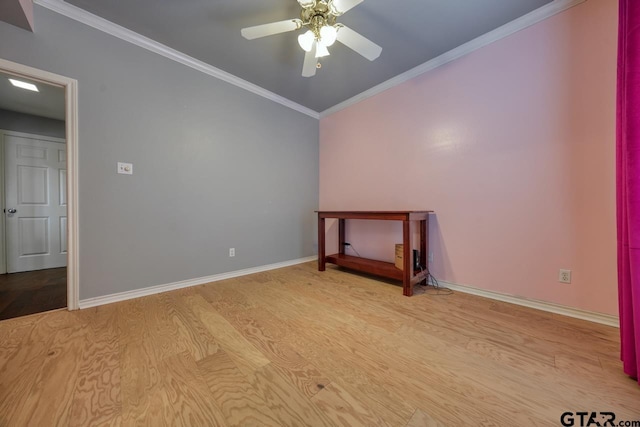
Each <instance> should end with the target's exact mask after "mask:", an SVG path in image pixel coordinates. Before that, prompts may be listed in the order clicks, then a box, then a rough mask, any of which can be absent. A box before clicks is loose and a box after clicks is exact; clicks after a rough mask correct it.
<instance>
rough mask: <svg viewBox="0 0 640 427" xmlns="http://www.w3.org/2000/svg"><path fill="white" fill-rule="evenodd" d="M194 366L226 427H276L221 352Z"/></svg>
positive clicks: (262, 404)
mask: <svg viewBox="0 0 640 427" xmlns="http://www.w3.org/2000/svg"><path fill="white" fill-rule="evenodd" d="M197 365H198V369H199V371H200V373H201V375H202V377H203V378H204V380H205V381H206V383H207V385H208V386H209V389H210V390H211V394H212V396H213V399H214V401H215V402H216V404H217V406H218V407H219V408H220V409H221V411H222V413H223V414H224V416H225V418H226V420H227V423H228V425H229V426H239V427H240V426H247V427H249V426H256V427H257V426H274V427H275V426H279V422H278V420H277V418H276V417H275V415H274V414H273V413H272V412H271V410H270V409H269V408H268V407H267V405H266V403H265V402H264V400H263V399H262V397H260V396H259V395H258V393H257V391H256V390H255V389H254V388H253V386H252V385H251V384H250V383H249V381H248V380H247V377H245V375H244V374H243V373H242V372H240V370H239V369H238V367H237V366H236V365H235V364H234V363H233V360H231V358H230V357H229V355H228V354H227V353H225V352H224V351H223V350H219V351H218V352H217V353H215V354H213V355H210V356H208V357H206V358H204V359H202V360H200V361H199V362H198V364H197Z"/></svg>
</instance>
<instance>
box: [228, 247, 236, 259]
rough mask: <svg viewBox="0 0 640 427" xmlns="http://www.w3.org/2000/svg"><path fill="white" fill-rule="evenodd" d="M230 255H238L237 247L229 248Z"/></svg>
mask: <svg viewBox="0 0 640 427" xmlns="http://www.w3.org/2000/svg"><path fill="white" fill-rule="evenodd" d="M229 256H230V257H234V256H236V248H229Z"/></svg>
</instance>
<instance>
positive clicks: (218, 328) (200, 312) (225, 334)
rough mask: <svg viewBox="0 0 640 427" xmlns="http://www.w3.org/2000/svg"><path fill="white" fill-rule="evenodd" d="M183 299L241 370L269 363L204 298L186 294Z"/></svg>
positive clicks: (253, 368) (245, 371) (253, 369)
mask: <svg viewBox="0 0 640 427" xmlns="http://www.w3.org/2000/svg"><path fill="white" fill-rule="evenodd" d="M184 301H185V303H186V304H187V305H188V306H189V308H190V309H191V310H192V311H193V312H194V314H195V316H196V317H197V318H198V319H200V321H201V322H202V323H203V324H204V325H205V327H206V328H207V329H208V330H209V332H210V333H211V335H212V336H213V337H214V339H215V340H216V342H218V343H219V344H220V347H221V348H222V349H224V350H225V351H226V352H227V353H228V354H229V356H231V358H232V359H233V361H234V362H235V363H236V365H237V366H238V368H239V369H240V370H241V371H242V372H244V373H245V374H251V373H253V372H254V371H255V370H256V369H259V368H261V367H263V366H265V365H267V364H268V363H269V359H267V358H266V357H265V356H264V355H263V354H262V353H261V352H260V351H258V350H257V349H256V348H255V347H254V346H253V345H252V344H251V343H249V342H248V341H247V340H246V339H245V338H244V337H243V336H242V334H241V333H240V332H238V330H237V329H235V328H234V327H233V325H231V324H230V323H229V322H228V321H227V320H226V319H225V318H224V317H223V316H222V315H221V314H220V313H218V312H217V311H216V310H214V309H213V307H212V306H211V304H209V303H208V302H207V301H206V300H205V299H204V298H202V297H201V296H199V295H195V296H188V297H184Z"/></svg>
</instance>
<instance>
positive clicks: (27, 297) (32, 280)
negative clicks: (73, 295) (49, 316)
mask: <svg viewBox="0 0 640 427" xmlns="http://www.w3.org/2000/svg"><path fill="white" fill-rule="evenodd" d="M66 306H67V269H66V268H65V267H62V268H51V269H47V270H38V271H27V272H24V273H11V274H0V320H4V319H10V318H13V317H20V316H26V315H27V314H33V313H40V312H42V311H49V310H54V309H56V308H63V307H66Z"/></svg>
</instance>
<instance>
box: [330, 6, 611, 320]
mask: <svg viewBox="0 0 640 427" xmlns="http://www.w3.org/2000/svg"><path fill="white" fill-rule="evenodd" d="M616 37H617V2H616V1H615V0H597V1H587V2H585V3H582V4H580V5H578V6H576V7H573V8H571V9H569V10H568V11H565V12H563V13H560V14H558V15H555V16H553V17H551V18H549V19H547V20H545V21H543V22H541V23H539V24H536V25H534V26H532V27H529V28H527V29H525V30H523V31H520V32H518V33H516V34H514V35H511V36H509V37H507V38H505V39H502V40H500V41H498V42H496V43H493V44H491V45H489V46H487V47H485V48H482V49H480V50H477V51H475V52H473V53H471V54H469V55H467V56H465V57H463V58H461V59H458V60H456V61H454V62H451V63H449V64H447V65H444V66H442V67H440V68H438V69H435V70H433V71H430V72H428V73H426V74H423V75H422V76H420V77H417V78H415V79H413V80H411V81H408V82H406V83H404V84H402V85H400V86H397V87H395V88H393V89H390V90H387V91H385V92H383V93H381V94H379V95H377V96H375V97H372V98H369V99H367V100H365V101H363V102H360V103H359V104H357V105H354V106H352V107H350V108H347V109H345V110H342V111H339V112H337V113H334V114H332V115H331V116H328V117H326V118H323V119H322V120H321V121H320V209H324V210H330V209H335V210H347V209H353V210H366V209H372V210H383V209H387V210H393V209H432V210H434V211H435V212H436V216H435V218H434V219H433V220H432V222H431V225H430V245H431V251H432V252H433V254H434V262H433V264H431V270H432V272H433V273H434V275H435V276H436V277H437V278H439V279H443V280H445V281H449V282H453V283H457V284H463V285H469V286H474V287H478V288H483V289H487V290H492V291H496V292H501V293H505V294H510V295H517V296H522V297H527V298H533V299H539V300H544V301H549V302H554V303H558V304H563V305H568V306H572V307H576V308H580V309H585V310H591V311H597V312H602V313H607V314H617V284H616V280H617V276H616V245H615V241H616V235H615V182H614V178H615V84H616V83H615V78H616V46H617V40H616ZM383 54H384V52H383ZM400 230H401V229H400V227H399V224H396V225H389V224H384V223H380V222H378V223H373V222H364V223H357V224H352V226H351V228H350V232H349V233H348V234H347V239H348V241H350V242H351V243H352V244H353V245H354V246H355V248H356V249H357V250H358V251H359V252H360V254H361V255H363V256H368V257H374V258H378V259H384V260H389V261H392V260H393V250H394V246H393V244H394V243H396V242H399V241H400V240H401V235H400ZM560 268H566V269H570V270H572V272H573V277H572V279H573V281H572V283H571V284H569V285H567V284H560V283H558V270H559V269H560Z"/></svg>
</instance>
